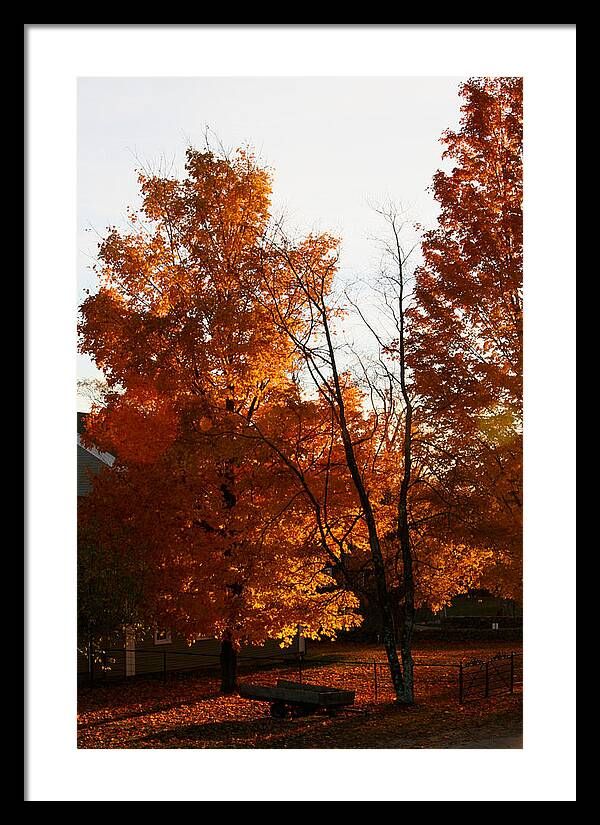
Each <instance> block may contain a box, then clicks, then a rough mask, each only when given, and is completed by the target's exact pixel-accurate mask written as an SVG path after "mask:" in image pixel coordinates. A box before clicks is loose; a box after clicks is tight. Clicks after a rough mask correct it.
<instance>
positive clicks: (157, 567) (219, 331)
mask: <svg viewBox="0 0 600 825" xmlns="http://www.w3.org/2000/svg"><path fill="white" fill-rule="evenodd" d="M186 172H187V175H186V177H185V178H184V179H183V180H179V179H177V178H174V177H169V176H166V175H159V174H156V175H153V174H149V173H145V172H141V173H140V175H139V182H140V188H141V194H142V205H141V209H140V210H139V211H137V212H133V211H132V212H130V214H129V221H130V228H129V231H127V232H120V231H118V230H117V229H116V228H115V227H113V228H111V229H110V230H109V232H108V234H107V236H106V238H105V239H104V240H103V242H102V243H101V245H100V249H99V255H98V265H97V272H98V275H99V278H100V289H99V291H98V292H97V293H96V294H93V295H89V297H88V298H86V300H85V301H84V302H83V304H82V306H81V323H80V328H79V331H80V348H81V351H82V352H85V353H88V354H89V355H91V356H92V358H93V359H94V360H95V362H96V364H97V365H98V367H99V368H100V369H101V370H102V371H103V373H104V376H105V378H106V381H107V384H108V388H109V392H108V393H107V394H106V395H105V402H106V403H105V406H104V407H102V408H100V407H96V408H95V410H94V411H93V414H92V416H91V420H90V422H89V424H88V427H87V438H88V439H89V440H90V441H91V442H93V443H94V444H95V445H96V446H97V447H99V448H100V449H103V450H109V451H110V452H112V453H113V454H114V455H116V456H117V462H116V463H115V465H114V467H113V470H112V472H111V473H110V474H104V476H103V477H102V478H99V479H98V480H97V482H96V485H95V489H94V491H93V494H92V496H91V498H90V508H91V511H92V514H93V525H92V522H91V521H90V525H91V526H90V529H93V530H94V531H95V535H96V539H97V541H98V542H100V543H101V542H103V541H108V540H110V537H111V536H112V535H113V533H114V524H115V521H118V522H120V523H122V524H124V525H126V527H127V530H128V535H129V536H130V540H131V542H132V543H133V544H134V545H135V548H134V549H131V547H127V548H125V547H124V549H123V552H133V553H134V555H135V557H136V558H142V559H144V561H145V566H146V576H145V579H146V589H145V593H146V617H147V619H154V620H156V621H157V622H161V623H163V624H168V625H169V626H170V627H172V628H173V629H174V630H178V631H179V632H181V633H182V634H184V635H185V636H186V637H187V638H188V639H190V640H193V639H195V638H198V637H199V636H207V635H209V636H216V637H218V638H220V639H221V640H222V664H223V674H222V675H223V689H224V690H232V689H234V687H235V659H236V650H237V648H238V647H239V645H240V644H243V643H245V642H261V641H264V640H265V639H266V638H280V639H282V640H289V639H290V638H291V637H292V636H293V635H294V633H295V632H296V629H297V626H298V624H302V626H303V632H304V633H305V634H306V635H309V636H315V637H316V636H318V635H319V634H321V633H322V634H325V635H333V634H335V632H336V630H337V629H339V628H340V627H343V626H351V625H352V624H353V623H356V622H357V621H359V618H358V617H357V616H356V615H355V614H354V612H353V607H354V606H355V605H356V600H355V599H354V597H353V596H352V594H351V593H350V592H346V591H340V590H336V591H335V592H330V591H328V589H327V586H326V585H327V583H328V581H329V579H328V576H327V574H326V573H324V572H323V566H324V565H323V560H322V548H321V546H320V545H319V543H318V542H316V541H315V540H314V526H313V520H312V513H310V512H307V508H306V504H305V502H304V501H303V499H302V498H301V497H299V496H298V495H297V490H296V489H294V488H293V486H290V484H289V482H288V481H287V479H288V475H287V473H282V472H281V471H280V469H279V467H278V466H276V465H275V463H274V461H273V456H271V455H266V454H265V451H264V449H263V452H262V453H261V446H260V445H258V444H252V443H250V442H248V441H247V440H244V439H242V438H241V437H240V435H239V430H240V421H243V422H246V424H248V423H249V422H253V421H258V422H260V421H261V420H262V419H263V418H265V417H268V416H269V415H271V410H272V409H273V408H274V406H276V405H279V406H281V405H282V404H283V403H285V401H286V399H288V398H289V397H291V396H293V394H294V392H296V385H295V384H294V381H293V374H294V370H295V359H296V354H295V352H294V349H293V347H292V346H291V344H290V342H289V340H288V339H287V338H286V337H285V336H283V335H281V333H280V331H279V330H278V329H277V328H276V327H275V326H274V325H273V324H272V323H270V317H271V309H270V303H271V301H272V296H271V290H273V289H275V290H276V292H277V294H278V296H279V297H282V296H283V295H284V293H285V290H286V285H285V283H284V282H283V281H282V277H283V275H284V273H283V272H280V271H279V263H278V262H277V261H274V260H273V256H272V255H271V254H270V252H269V249H268V246H267V245H266V244H265V243H264V237H265V233H266V229H267V226H268V223H269V218H270V216H269V206H270V191H271V182H270V176H269V174H268V172H267V171H266V170H265V169H262V168H261V167H259V166H258V164H257V163H256V162H255V160H254V158H253V156H252V155H251V154H249V153H247V152H245V151H242V150H240V151H238V152H237V153H236V154H235V155H233V156H225V155H218V154H215V153H214V152H212V151H209V150H207V151H205V152H199V151H196V150H193V149H190V150H188V152H187V162H186ZM265 272H267V273H269V289H268V290H267V289H266V288H263V287H262V286H261V284H263V283H264V277H263V276H264V273H265ZM286 300H287V305H288V317H289V321H290V324H292V325H293V323H294V317H295V315H296V309H295V296H294V294H293V293H289V294H287V295H286ZM277 426H279V425H277ZM309 516H310V518H309Z"/></svg>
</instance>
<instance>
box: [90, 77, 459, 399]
mask: <svg viewBox="0 0 600 825" xmlns="http://www.w3.org/2000/svg"><path fill="white" fill-rule="evenodd" d="M464 79H466V78H460V77H423V78H418V77H406V78H402V77H389V78H370V77H369V78H367V77H356V78H352V77H340V78H332V77H323V78H310V77H278V78H272V77H265V78H261V77H240V78H229V77H190V78H165V77H156V78H148V77H144V78H80V79H79V81H78V274H79V278H78V281H79V283H78V289H79V301H81V300H82V299H83V297H84V296H83V292H82V290H83V289H84V288H88V289H91V290H92V291H94V290H95V288H96V286H97V282H96V278H95V276H94V274H93V272H91V271H90V266H91V265H92V264H93V259H94V256H95V254H96V252H97V243H98V240H99V235H100V236H102V235H103V234H105V231H106V227H107V226H108V225H109V224H110V225H113V224H114V225H117V226H119V225H121V224H122V223H123V220H124V216H125V210H126V207H127V206H128V205H134V206H135V205H137V203H138V189H137V179H136V172H135V169H136V168H137V167H138V166H139V165H140V164H144V165H149V166H152V167H157V166H158V165H159V164H160V163H161V161H163V162H164V161H166V162H167V164H169V165H170V164H171V163H173V164H174V169H175V170H176V171H178V172H181V171H182V168H183V163H184V159H185V149H186V147H187V145H188V144H192V145H193V146H198V147H201V146H203V145H204V134H205V130H206V127H209V128H210V129H211V130H212V132H213V133H214V134H215V135H216V136H217V137H218V139H219V140H220V141H221V142H222V143H223V145H224V146H226V147H227V148H235V147H236V146H240V145H243V144H249V145H250V146H251V147H253V148H254V149H255V151H256V152H257V154H258V156H259V158H260V160H261V161H264V163H265V164H266V165H268V166H270V167H272V170H273V178H274V181H273V212H274V213H275V214H277V213H279V212H280V211H281V210H285V213H286V216H287V219H288V224H289V226H290V227H291V228H292V229H298V230H300V231H307V230H310V229H317V230H320V231H329V232H332V233H333V234H336V235H337V236H338V237H341V239H342V258H341V270H340V275H341V277H342V278H344V279H348V280H352V279H355V278H357V277H368V275H369V272H374V271H375V270H376V269H377V266H378V261H379V257H380V255H379V252H378V248H377V245H376V243H375V242H374V241H373V236H381V234H382V232H383V226H382V224H381V222H380V219H379V218H378V217H377V216H376V215H375V214H374V212H373V210H372V206H371V205H370V204H373V203H382V202H384V201H388V200H390V199H391V200H393V201H394V202H396V203H397V204H400V205H401V206H402V207H403V208H404V209H405V210H406V214H407V217H408V218H409V219H410V220H411V221H418V222H420V223H422V224H424V225H425V226H428V225H432V224H433V223H434V221H435V216H436V204H435V202H434V201H433V198H432V197H431V194H430V193H429V192H427V191H426V190H427V187H429V186H430V185H431V182H432V176H433V174H434V172H435V171H436V170H437V169H438V168H440V166H441V165H442V159H441V152H442V146H441V144H440V143H439V138H440V136H441V134H442V132H443V131H444V130H445V129H447V128H449V127H452V128H455V127H456V126H457V124H458V119H459V116H460V102H461V101H460V98H459V96H458V88H459V85H460V83H461V82H462V81H463V80H464ZM413 238H414V236H413ZM410 240H412V239H411V238H410V237H409V236H407V241H410ZM77 374H78V377H99V375H100V374H99V373H98V371H97V370H96V369H95V367H94V365H93V364H92V362H91V361H90V360H89V359H88V358H87V357H85V358H84V357H83V356H81V355H79V356H78V363H77ZM78 401H79V409H87V403H86V402H85V401H84V400H83V399H78Z"/></svg>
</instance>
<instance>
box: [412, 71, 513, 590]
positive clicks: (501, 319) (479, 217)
mask: <svg viewBox="0 0 600 825" xmlns="http://www.w3.org/2000/svg"><path fill="white" fill-rule="evenodd" d="M522 92H523V89H522V79H521V78H510V77H504V78H503V77H499V78H474V79H471V80H469V81H468V82H467V83H465V84H463V86H462V87H461V90H460V93H461V96H462V98H463V106H462V119H461V123H460V127H459V129H458V130H457V131H451V130H449V131H447V132H445V133H444V135H443V137H442V142H443V144H444V146H445V151H444V158H445V160H446V161H447V168H446V169H445V170H440V171H438V172H437V173H436V175H435V177H434V181H433V194H434V197H435V198H436V200H437V202H438V204H439V207H440V213H439V218H438V225H437V227H436V228H434V229H431V230H429V231H427V232H425V234H424V240H423V244H422V252H423V264H422V265H421V266H420V267H418V269H417V271H416V286H415V302H414V305H413V307H412V309H411V310H410V312H409V333H410V346H409V349H408V352H407V358H408V362H409V365H410V367H411V368H412V374H413V379H414V383H415V390H416V392H417V393H418V395H419V397H420V399H421V403H422V406H423V409H424V410H426V411H427V416H428V422H429V423H428V429H427V431H426V432H425V433H424V434H423V443H424V445H426V446H427V447H428V449H429V450H430V462H431V465H432V466H435V467H436V470H435V473H436V479H437V480H436V487H437V496H438V503H439V505H440V507H443V509H445V511H446V513H447V518H446V519H445V520H442V521H440V522H438V523H439V526H440V529H441V527H442V526H444V528H445V529H448V525H449V529H451V531H452V532H454V534H455V535H457V536H462V540H463V541H464V542H466V543H468V544H470V545H472V546H485V547H488V548H491V549H493V550H494V565H493V567H492V568H491V569H492V570H493V573H492V577H491V578H490V579H489V581H492V582H493V583H494V586H495V588H498V587H501V589H502V590H503V592H504V594H505V595H508V596H515V595H518V593H519V589H520V583H521V561H520V559H521V513H522V484H521V455H522V310H523V305H522V264H523V251H522V238H523V224H522V131H523V125H522Z"/></svg>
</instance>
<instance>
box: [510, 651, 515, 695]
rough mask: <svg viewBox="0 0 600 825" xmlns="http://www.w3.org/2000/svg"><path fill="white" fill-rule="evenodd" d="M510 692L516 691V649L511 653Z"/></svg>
mask: <svg viewBox="0 0 600 825" xmlns="http://www.w3.org/2000/svg"><path fill="white" fill-rule="evenodd" d="M510 692H511V693H514V692H515V654H514V651H511V653H510Z"/></svg>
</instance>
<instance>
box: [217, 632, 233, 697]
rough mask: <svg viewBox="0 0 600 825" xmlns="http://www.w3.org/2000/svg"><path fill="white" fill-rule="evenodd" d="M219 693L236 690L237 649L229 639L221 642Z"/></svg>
mask: <svg viewBox="0 0 600 825" xmlns="http://www.w3.org/2000/svg"><path fill="white" fill-rule="evenodd" d="M219 658H220V660H221V689H220V692H221V693H235V692H236V691H237V650H236V648H235V645H234V644H233V642H232V641H231V639H223V640H222V642H221V653H220V656H219Z"/></svg>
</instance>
